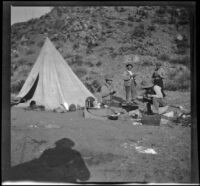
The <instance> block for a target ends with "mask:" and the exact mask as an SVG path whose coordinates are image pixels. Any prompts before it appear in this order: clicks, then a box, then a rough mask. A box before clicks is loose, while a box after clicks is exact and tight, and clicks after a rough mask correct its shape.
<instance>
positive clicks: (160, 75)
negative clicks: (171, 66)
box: [152, 63, 165, 89]
mask: <svg viewBox="0 0 200 186" xmlns="http://www.w3.org/2000/svg"><path fill="white" fill-rule="evenodd" d="M164 78H165V71H164V69H163V68H162V64H161V63H156V68H155V70H154V73H153V75H152V79H153V81H155V80H156V81H157V82H159V85H160V87H161V88H162V89H163V88H164V83H163V79H164Z"/></svg>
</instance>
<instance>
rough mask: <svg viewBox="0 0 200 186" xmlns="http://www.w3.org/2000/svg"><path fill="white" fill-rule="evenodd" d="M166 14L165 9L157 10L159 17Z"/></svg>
mask: <svg viewBox="0 0 200 186" xmlns="http://www.w3.org/2000/svg"><path fill="white" fill-rule="evenodd" d="M165 13H166V8H165V7H160V8H159V9H157V10H156V14H157V16H163V15H164V14H165Z"/></svg>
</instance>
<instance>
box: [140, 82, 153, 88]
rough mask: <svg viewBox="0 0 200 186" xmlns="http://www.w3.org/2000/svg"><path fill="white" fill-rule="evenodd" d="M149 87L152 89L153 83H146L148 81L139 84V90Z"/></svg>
mask: <svg viewBox="0 0 200 186" xmlns="http://www.w3.org/2000/svg"><path fill="white" fill-rule="evenodd" d="M150 87H153V83H152V82H150V81H149V82H148V81H143V82H142V83H141V88H142V89H145V88H150Z"/></svg>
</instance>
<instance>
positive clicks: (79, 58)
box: [72, 55, 83, 66]
mask: <svg viewBox="0 0 200 186" xmlns="http://www.w3.org/2000/svg"><path fill="white" fill-rule="evenodd" d="M72 63H73V64H76V65H77V66H81V65H82V64H83V60H82V56H79V55H76V56H75V58H74V59H73V60H72Z"/></svg>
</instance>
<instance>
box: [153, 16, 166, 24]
mask: <svg viewBox="0 0 200 186" xmlns="http://www.w3.org/2000/svg"><path fill="white" fill-rule="evenodd" d="M153 23H157V24H167V23H168V20H167V19H165V18H164V17H156V18H154V19H153V20H152V24H153Z"/></svg>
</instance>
